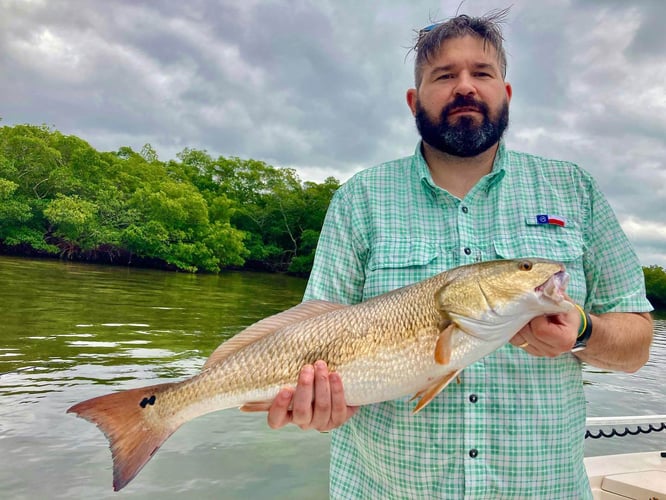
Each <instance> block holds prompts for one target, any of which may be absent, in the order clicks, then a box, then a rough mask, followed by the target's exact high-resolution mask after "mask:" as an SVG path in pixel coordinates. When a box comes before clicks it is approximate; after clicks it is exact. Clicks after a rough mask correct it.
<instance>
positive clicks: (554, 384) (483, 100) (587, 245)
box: [268, 12, 652, 499]
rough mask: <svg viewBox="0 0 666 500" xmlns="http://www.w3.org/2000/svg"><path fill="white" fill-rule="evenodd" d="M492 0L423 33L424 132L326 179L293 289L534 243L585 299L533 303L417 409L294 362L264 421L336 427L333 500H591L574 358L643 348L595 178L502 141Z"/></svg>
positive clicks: (634, 297)
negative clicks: (354, 401)
mask: <svg viewBox="0 0 666 500" xmlns="http://www.w3.org/2000/svg"><path fill="white" fill-rule="evenodd" d="M504 14H505V12H500V13H496V14H493V15H489V16H486V17H482V18H470V17H468V16H465V15H461V16H458V17H455V18H453V19H450V20H449V21H447V22H445V23H441V24H437V25H434V26H431V27H428V28H426V29H424V30H421V32H420V34H419V38H418V41H417V42H416V46H415V52H416V63H415V80H416V86H415V88H413V89H409V90H408V91H407V104H408V105H409V108H410V110H411V111H412V114H413V115H414V117H415V119H416V124H417V128H418V130H419V132H420V134H421V137H422V141H421V142H420V144H419V145H418V147H417V149H416V152H415V154H414V155H413V156H410V157H407V158H403V159H400V160H396V161H393V162H389V163H385V164H383V165H379V166H377V167H374V168H371V169H368V170H365V171H363V172H361V173H359V174H357V175H356V176H355V177H354V178H352V179H351V180H350V181H349V182H347V183H346V184H345V185H344V186H343V187H341V188H340V190H339V191H338V192H337V193H336V195H335V197H334V199H333V201H332V203H331V206H330V208H329V212H328V214H327V218H326V222H325V224H324V227H323V230H322V234H321V238H320V242H319V247H318V249H317V256H316V259H315V264H314V269H313V272H312V275H311V278H310V281H309V283H308V288H307V291H306V294H305V298H306V299H315V298H316V299H325V300H330V301H334V302H341V303H350V304H351V303H357V302H360V301H363V300H366V299H368V298H370V297H372V296H376V295H379V294H381V293H384V292H388V291H389V290H392V289H395V288H397V287H400V286H403V285H407V284H410V283H413V282H416V281H419V280H422V279H425V278H427V277H429V276H432V275H434V274H436V273H438V272H441V271H443V270H446V269H449V268H452V267H456V266H459V265H462V264H468V263H473V262H477V261H483V260H492V259H500V258H518V257H543V258H550V259H554V260H558V261H561V262H564V263H565V265H566V267H567V271H568V272H569V274H570V275H571V282H570V285H569V288H568V293H569V295H570V297H571V299H572V301H574V302H575V303H577V304H579V305H580V306H581V309H577V310H573V311H571V312H570V313H567V314H562V315H558V316H551V317H538V318H535V319H534V320H532V321H531V322H530V323H529V324H528V325H527V326H525V327H524V328H523V329H522V330H521V331H520V332H518V333H517V334H516V335H515V337H514V338H513V339H512V340H511V344H513V345H506V346H504V347H502V348H501V349H499V350H498V351H497V352H495V353H493V354H491V355H489V356H487V357H486V358H484V359H482V360H481V361H479V362H477V363H475V364H473V365H471V366H470V367H468V368H466V369H465V370H464V371H463V372H462V374H461V376H460V383H459V384H451V385H449V387H447V388H446V389H445V390H444V391H443V392H442V393H440V394H439V396H438V397H437V398H435V400H434V401H433V402H432V403H431V404H430V405H429V406H427V407H426V408H425V409H424V410H423V411H422V412H421V413H419V414H418V415H415V416H414V415H412V414H411V408H412V405H413V403H410V402H409V401H408V398H404V399H401V400H397V401H389V402H385V403H381V404H376V405H368V406H363V407H361V408H351V407H347V406H346V405H345V401H344V392H343V387H342V381H341V380H340V377H339V376H338V375H337V374H336V373H328V371H327V368H326V365H325V363H323V362H317V363H315V365H314V366H307V367H305V368H304V369H303V371H302V372H301V375H300V378H299V383H298V386H297V388H296V389H295V390H291V389H285V390H283V391H282V392H281V393H280V394H279V395H278V397H277V398H276V399H275V401H274V402H273V405H272V407H271V409H270V411H269V414H268V422H269V425H270V426H271V427H273V428H278V427H282V426H284V425H286V424H287V423H290V422H291V423H294V424H296V425H299V426H300V427H301V428H304V429H317V430H320V431H326V430H330V429H335V430H334V431H333V433H332V443H331V496H332V497H333V498H455V499H457V498H492V499H497V498H567V499H569V498H591V493H590V489H589V484H588V481H587V477H586V474H585V469H584V467H583V436H584V425H585V399H584V394H583V386H582V379H581V367H580V365H581V363H580V362H581V361H585V362H587V363H590V364H592V365H594V366H598V367H602V368H607V369H612V370H624V371H627V372H632V371H635V370H637V369H638V368H640V367H641V366H642V365H643V364H644V363H645V362H646V361H647V358H648V352H649V346H650V342H651V338H652V323H651V318H650V315H649V314H648V312H649V311H650V310H651V307H650V304H649V303H648V301H647V300H646V298H645V290H644V280H643V274H642V271H641V267H640V265H639V263H638V261H637V258H636V256H635V254H634V252H633V250H632V249H631V247H630V245H629V242H628V241H627V238H626V236H625V235H624V233H623V232H622V230H621V229H620V226H619V224H618V222H617V220H616V218H615V216H614V215H613V212H612V210H611V209H610V207H609V205H608V203H607V202H606V200H605V199H604V197H603V196H602V195H601V194H600V192H599V190H598V188H597V186H596V183H595V182H594V180H593V179H591V177H590V176H589V175H588V174H587V173H586V172H584V171H583V170H581V169H579V168H578V167H577V166H575V165H573V164H571V163H566V162H560V161H554V160H547V159H543V158H539V157H535V156H531V155H527V154H524V153H518V152H514V151H509V150H507V149H506V148H505V146H504V144H503V142H502V141H501V137H502V134H503V132H504V130H505V128H506V127H507V124H508V107H509V102H510V100H511V95H512V89H511V86H510V85H509V84H508V83H507V82H505V81H504V77H505V71H506V57H505V54H504V49H503V47H502V35H501V31H500V29H499V23H500V22H501V21H502V19H503V15H504ZM582 309H584V310H585V311H588V312H589V313H590V314H581V312H580V311H582ZM581 340H582V342H581ZM576 344H582V345H577V347H578V348H577V349H576V352H575V353H572V348H573V347H574V345H576ZM585 344H586V345H585ZM581 348H582V350H581ZM292 404H293V408H292V409H291V410H290V409H289V408H290V405H292ZM343 424H344V425H343Z"/></svg>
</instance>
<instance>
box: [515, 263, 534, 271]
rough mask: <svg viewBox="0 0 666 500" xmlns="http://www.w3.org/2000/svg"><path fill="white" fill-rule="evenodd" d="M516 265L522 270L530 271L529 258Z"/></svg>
mask: <svg viewBox="0 0 666 500" xmlns="http://www.w3.org/2000/svg"><path fill="white" fill-rule="evenodd" d="M518 267H520V269H521V270H522V271H531V270H532V263H531V262H530V261H529V260H524V261H522V262H521V263H520V264H519V266H518Z"/></svg>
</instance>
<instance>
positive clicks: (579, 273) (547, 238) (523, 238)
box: [493, 233, 587, 304]
mask: <svg viewBox="0 0 666 500" xmlns="http://www.w3.org/2000/svg"><path fill="white" fill-rule="evenodd" d="M493 245H494V247H495V254H496V258H498V259H521V258H527V257H536V258H541V259H550V260H554V261H557V262H561V263H562V264H564V266H565V268H566V271H567V273H568V274H569V276H570V281H569V286H568V287H567V294H568V295H569V296H570V297H571V298H573V299H574V300H575V301H576V302H578V303H581V304H582V303H584V301H585V296H586V292H587V287H586V284H585V271H584V268H583V253H584V245H583V240H582V237H581V236H580V235H579V234H578V233H572V234H564V235H552V236H551V235H540V234H527V235H519V236H516V237H514V238H504V239H496V240H495V241H494V242H493Z"/></svg>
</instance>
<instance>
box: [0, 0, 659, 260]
mask: <svg viewBox="0 0 666 500" xmlns="http://www.w3.org/2000/svg"><path fill="white" fill-rule="evenodd" d="M459 3H460V1H459V0H452V1H449V0H444V1H442V0H440V1H437V0H432V1H423V0H417V1H414V0H412V1H407V0H401V1H397V0H384V1H381V2H379V1H376V2H361V1H359V0H335V1H333V0H293V1H292V0H282V1H268V0H217V1H213V0H188V1H183V0H168V1H147V0H146V1H140V0H113V1H108V0H97V1H95V0H87V1H86V0H79V1H73V0H70V1H67V0H60V1H47V0H0V117H1V118H2V121H1V122H0V125H14V124H19V123H30V124H46V125H49V126H52V127H54V128H56V129H57V130H59V131H61V132H62V133H64V134H73V135H76V136H79V137H81V138H82V139H85V140H86V141H88V142H89V143H90V144H91V145H92V146H93V147H95V148H96V149H98V150H102V151H115V150H117V149H118V148H119V147H121V146H130V147H132V148H133V149H135V150H136V151H140V150H141V147H142V146H143V145H144V144H146V143H150V144H152V146H153V147H154V148H155V150H156V151H157V153H158V155H159V158H160V159H161V160H168V159H171V158H175V155H176V153H178V152H179V151H182V150H183V149H184V148H186V147H188V148H194V149H205V150H207V151H208V152H209V153H210V154H211V155H212V156H214V157H217V156H219V155H223V156H239V157H241V158H254V159H258V160H263V161H265V162H267V163H269V164H271V165H274V166H277V167H293V168H295V169H296V170H297V171H298V173H299V176H300V177H301V179H302V180H304V181H305V180H312V181H317V182H320V181H322V180H323V179H324V178H325V177H327V176H329V175H333V176H335V177H336V178H338V179H340V180H341V181H344V180H346V179H348V178H349V177H350V176H351V175H352V174H353V173H354V172H356V171H358V170H360V169H362V168H365V167H368V166H371V165H374V164H376V163H380V162H383V161H387V160H391V159H394V158H397V157H401V156H405V155H408V154H411V153H412V152H413V150H414V147H415V145H416V142H417V139H418V137H417V134H416V131H415V126H414V123H413V119H412V117H411V114H410V113H409V110H408V108H407V105H406V104H405V91H406V89H407V88H409V87H410V86H412V83H413V77H412V65H413V58H412V55H411V54H408V48H409V47H410V45H411V44H412V41H413V37H414V30H415V29H419V28H421V27H423V26H426V25H428V24H430V23H431V21H433V20H439V19H441V18H446V17H449V16H451V15H453V14H454V13H455V12H456V9H457V8H458V5H459ZM510 3H513V7H512V10H511V12H510V14H509V18H508V21H507V23H506V25H505V29H504V33H505V38H506V40H507V41H506V48H507V52H508V75H507V80H508V81H509V82H510V83H511V84H512V86H513V99H512V102H511V124H510V127H509V131H508V132H507V136H506V141H507V144H508V146H509V147H511V148H513V149H518V150H522V151H527V152H530V153H536V154H540V155H544V156H549V157H555V158H559V159H565V160H571V161H575V162H577V163H578V164H579V165H581V166H582V167H583V168H585V169H587V170H588V171H590V172H591V173H592V174H593V175H594V176H595V177H596V179H597V180H598V181H599V183H600V185H601V187H602V189H603V191H604V192H605V193H606V195H607V196H608V198H609V200H610V202H611V205H612V206H613V208H614V209H615V211H616V213H617V215H618V217H619V219H620V221H621V223H622V226H623V227H624V229H625V231H626V232H627V234H628V235H629V237H630V239H631V240H632V242H633V243H634V245H635V247H636V249H637V251H638V254H639V257H640V259H641V263H642V264H643V265H651V264H657V265H661V266H664V267H666V50H665V48H666V27H665V25H666V1H664V0H634V1H624V0H539V1H530V0H505V1H504V2H500V1H490V0H467V1H466V2H465V3H463V5H462V7H461V8H460V12H461V13H467V14H471V15H480V14H484V13H486V12H487V11H489V10H491V9H496V8H504V7H507V6H509V5H510Z"/></svg>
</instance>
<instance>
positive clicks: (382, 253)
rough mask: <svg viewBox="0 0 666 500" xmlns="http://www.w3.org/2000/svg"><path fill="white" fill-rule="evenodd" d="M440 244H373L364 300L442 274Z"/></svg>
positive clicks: (401, 242) (410, 242) (403, 241)
mask: <svg viewBox="0 0 666 500" xmlns="http://www.w3.org/2000/svg"><path fill="white" fill-rule="evenodd" d="M441 266H442V259H441V258H440V251H439V248H438V247H437V245H435V244H433V243H430V242H427V241H423V240H406V239H395V240H382V241H378V242H376V243H375V245H373V248H372V251H371V252H370V255H369V257H368V262H367V266H366V279H365V286H364V290H363V298H364V300H365V299H368V298H370V297H374V296H376V295H379V294H382V293H385V292H388V291H391V290H395V289H396V288H400V287H402V286H405V285H410V284H412V283H415V282H417V281H421V280H424V279H426V278H429V277H430V276H432V275H433V274H436V273H437V272H440V271H441V270H442V269H439V268H440V267H441Z"/></svg>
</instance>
